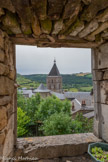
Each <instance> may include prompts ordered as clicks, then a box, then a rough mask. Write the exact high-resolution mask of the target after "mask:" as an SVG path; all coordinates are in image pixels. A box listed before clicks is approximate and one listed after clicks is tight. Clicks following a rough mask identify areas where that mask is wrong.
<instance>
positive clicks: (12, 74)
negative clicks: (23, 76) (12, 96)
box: [8, 69, 16, 80]
mask: <svg viewBox="0 0 108 162" xmlns="http://www.w3.org/2000/svg"><path fill="white" fill-rule="evenodd" d="M15 76H16V70H15V69H13V70H10V71H9V75H8V77H9V78H10V79H12V80H15Z"/></svg>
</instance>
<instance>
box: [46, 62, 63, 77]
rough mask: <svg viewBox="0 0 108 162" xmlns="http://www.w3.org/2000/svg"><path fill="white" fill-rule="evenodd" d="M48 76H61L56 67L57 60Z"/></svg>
mask: <svg viewBox="0 0 108 162" xmlns="http://www.w3.org/2000/svg"><path fill="white" fill-rule="evenodd" d="M48 76H60V73H59V70H58V68H57V65H56V60H55V59H54V65H53V67H52V69H51V71H50V73H49V75H48Z"/></svg>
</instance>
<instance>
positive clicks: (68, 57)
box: [16, 45, 91, 74]
mask: <svg viewBox="0 0 108 162" xmlns="http://www.w3.org/2000/svg"><path fill="white" fill-rule="evenodd" d="M54 58H56V64H57V66H58V68H59V71H60V73H61V74H72V73H79V72H91V49H83V48H37V47H36V46H19V45H18V46H16V60H17V73H20V74H48V73H49V71H50V70H51V68H52V66H53V62H54Z"/></svg>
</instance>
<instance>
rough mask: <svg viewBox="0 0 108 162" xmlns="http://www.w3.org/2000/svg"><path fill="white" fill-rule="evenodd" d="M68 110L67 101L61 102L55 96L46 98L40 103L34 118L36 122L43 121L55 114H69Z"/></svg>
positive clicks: (69, 105) (68, 104)
mask: <svg viewBox="0 0 108 162" xmlns="http://www.w3.org/2000/svg"><path fill="white" fill-rule="evenodd" d="M70 108H71V104H70V102H69V101H67V100H65V101H61V100H60V99H58V98H57V97H56V96H51V97H47V98H45V99H43V100H42V101H41V103H40V105H39V108H38V110H37V112H36V114H35V117H36V119H37V120H41V121H44V120H46V119H47V118H48V117H50V116H51V115H52V114H55V113H60V112H64V113H68V114H70Z"/></svg>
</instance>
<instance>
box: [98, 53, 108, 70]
mask: <svg viewBox="0 0 108 162" xmlns="http://www.w3.org/2000/svg"><path fill="white" fill-rule="evenodd" d="M106 68H108V52H106V53H105V52H103V53H102V52H99V53H98V69H106Z"/></svg>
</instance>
